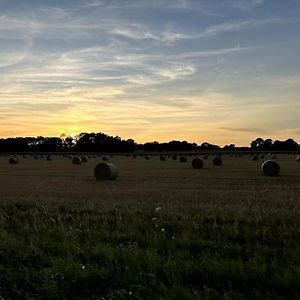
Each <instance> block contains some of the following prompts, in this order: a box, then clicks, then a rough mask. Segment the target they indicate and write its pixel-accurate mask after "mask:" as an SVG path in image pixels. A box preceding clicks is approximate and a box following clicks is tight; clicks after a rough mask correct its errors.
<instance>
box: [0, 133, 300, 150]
mask: <svg viewBox="0 0 300 300" xmlns="http://www.w3.org/2000/svg"><path fill="white" fill-rule="evenodd" d="M197 150H203V151H213V150H226V151H251V150H252V151H300V145H299V144H298V143H297V142H296V141H294V140H293V139H287V140H285V141H279V140H275V141H273V140H271V139H262V138H257V139H255V140H254V141H252V142H250V144H249V147H236V146H235V145H234V144H229V145H225V146H224V147H220V146H218V145H214V144H210V143H208V142H204V143H202V144H200V145H198V144H196V143H189V142H187V141H170V142H166V143H159V142H147V143H144V144H139V143H136V142H135V141H134V140H133V139H127V140H124V139H122V138H120V137H119V136H109V135H107V134H105V133H101V132H99V133H81V134H79V135H77V136H75V137H72V136H65V135H62V136H61V137H42V136H38V137H15V138H13V137H11V138H1V139H0V152H115V153H129V152H136V151H147V152H164V151H197Z"/></svg>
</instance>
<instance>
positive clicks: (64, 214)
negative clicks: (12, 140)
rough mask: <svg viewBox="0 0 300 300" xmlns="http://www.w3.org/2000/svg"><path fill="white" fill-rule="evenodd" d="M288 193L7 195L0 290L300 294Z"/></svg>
mask: <svg viewBox="0 0 300 300" xmlns="http://www.w3.org/2000/svg"><path fill="white" fill-rule="evenodd" d="M171 200H172V201H171ZM283 200H285V204H284V205H279V203H278V202H277V201H275V202H274V201H272V199H270V203H259V202H257V201H255V200H254V199H248V202H246V203H240V204H238V203H237V202H236V203H234V202H231V203H230V205H228V204H229V203H227V201H226V200H224V201H220V200H219V201H217V200H210V201H205V200H203V201H202V202H201V201H200V200H198V201H199V202H197V201H195V199H194V200H193V199H192V198H191V199H190V200H187V201H184V200H181V201H180V200H175V202H174V199H169V200H168V199H166V200H165V201H161V206H159V207H158V206H157V202H156V201H147V202H144V201H140V202H138V201H135V203H130V202H127V203H126V204H122V203H119V204H117V203H114V204H107V203H106V204H105V205H104V204H103V203H102V202H101V201H100V202H99V203H97V202H93V203H86V202H81V201H78V200H77V201H75V203H74V202H73V201H71V200H62V199H60V201H57V200H56V199H43V200H42V199H41V200H40V201H39V202H37V201H35V202H32V201H30V200H28V199H22V201H15V200H13V199H9V201H2V205H1V219H0V220H1V221H0V224H1V227H0V240H1V244H0V287H1V289H0V294H1V295H2V297H4V298H5V299H297V298H298V297H299V295H300V285H299V283H300V249H299V244H300V238H299V222H300V218H299V211H297V210H295V208H296V207H294V204H295V203H294V201H293V200H291V199H283ZM171 202H172V203H171ZM182 202H184V203H182ZM270 204H271V205H272V208H271V206H270Z"/></svg>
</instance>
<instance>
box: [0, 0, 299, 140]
mask: <svg viewBox="0 0 300 300" xmlns="http://www.w3.org/2000/svg"><path fill="white" fill-rule="evenodd" d="M299 120H300V1H299V0H285V1H282V0H152V1H150V0H59V1H58V0H57V1H56V0H51V1H50V0H0V136H1V137H8V136H40V135H43V136H60V135H61V134H66V135H75V134H79V133H81V132H104V133H107V134H109V135H118V136H121V137H122V138H124V139H127V138H133V139H134V140H136V141H137V142H146V141H169V140H186V141H189V142H196V143H202V142H210V143H215V144H219V145H225V144H229V143H234V144H236V145H248V144H249V142H250V141H252V140H254V139H255V138H257V137H262V138H272V139H274V140H275V139H281V140H283V139H287V138H290V137H291V138H294V139H295V140H296V141H298V142H300V121H299Z"/></svg>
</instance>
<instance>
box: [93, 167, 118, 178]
mask: <svg viewBox="0 0 300 300" xmlns="http://www.w3.org/2000/svg"><path fill="white" fill-rule="evenodd" d="M118 175H119V171H118V169H117V167H116V166H115V165H114V164H112V163H100V164H98V165H97V166H96V167H95V170H94V176H95V178H96V180H97V181H99V180H112V179H116V178H117V177H118Z"/></svg>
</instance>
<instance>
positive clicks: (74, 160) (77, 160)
mask: <svg viewBox="0 0 300 300" xmlns="http://www.w3.org/2000/svg"><path fill="white" fill-rule="evenodd" d="M72 163H73V165H81V158H80V157H78V156H74V157H73V158H72Z"/></svg>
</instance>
